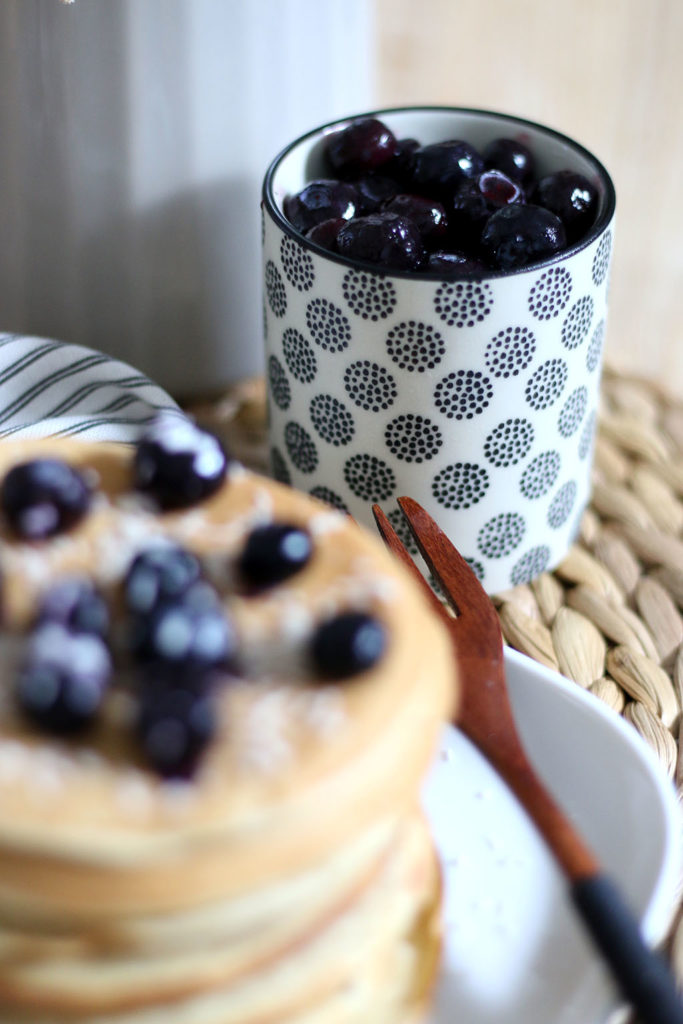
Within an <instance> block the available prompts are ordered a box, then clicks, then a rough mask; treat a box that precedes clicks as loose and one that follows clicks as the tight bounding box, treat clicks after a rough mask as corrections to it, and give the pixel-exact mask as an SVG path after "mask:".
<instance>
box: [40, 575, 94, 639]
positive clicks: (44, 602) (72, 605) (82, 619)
mask: <svg viewBox="0 0 683 1024" xmlns="http://www.w3.org/2000/svg"><path fill="white" fill-rule="evenodd" d="M47 622H53V623H56V624H58V625H60V626H65V627H66V628H67V629H70V630H71V631H72V632H74V633H92V634H94V635H95V636H100V637H106V635H107V633H108V631H109V609H108V607H107V602H106V601H105V599H104V597H103V595H102V594H101V593H100V591H99V590H98V589H97V587H96V586H95V585H94V584H93V583H91V582H90V580H87V579H81V578H79V577H75V576H74V577H70V578H68V579H64V580H60V582H59V583H56V584H54V585H53V586H52V587H50V589H49V590H47V591H45V593H44V594H43V596H42V598H41V600H40V604H39V605H38V613H37V615H36V624H37V625H41V624H42V623H47Z"/></svg>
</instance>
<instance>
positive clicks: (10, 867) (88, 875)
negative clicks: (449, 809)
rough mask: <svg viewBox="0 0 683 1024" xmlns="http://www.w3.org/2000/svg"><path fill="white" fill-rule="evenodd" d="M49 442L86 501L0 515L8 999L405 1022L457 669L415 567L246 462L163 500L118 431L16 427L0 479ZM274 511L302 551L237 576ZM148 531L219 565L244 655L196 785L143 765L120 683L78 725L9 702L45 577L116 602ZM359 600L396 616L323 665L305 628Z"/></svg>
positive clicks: (162, 1017) (1, 803) (29, 1004)
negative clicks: (357, 666) (96, 435)
mask: <svg viewBox="0 0 683 1024" xmlns="http://www.w3.org/2000/svg"><path fill="white" fill-rule="evenodd" d="M38 455H41V456H42V455H51V456H56V457H58V458H62V459H64V460H65V461H67V462H69V463H71V464H72V465H75V466H78V467H80V468H84V469H87V471H88V472H89V473H90V474H91V478H92V480H93V481H96V486H97V498H96V500H95V502H94V504H93V507H92V509H91V511H90V513H89V515H88V516H87V517H86V518H85V520H83V521H82V522H81V523H80V524H79V525H77V526H76V527H74V528H73V529H72V530H70V531H69V532H68V534H62V535H61V536H60V537H58V538H54V539H51V540H47V541H44V542H34V543H25V542H21V541H18V540H16V539H15V538H13V537H12V536H10V535H9V533H7V532H4V533H3V534H2V536H1V537H0V560H1V561H0V565H1V566H2V604H3V634H2V644H3V651H4V654H3V659H2V665H3V669H2V671H3V681H2V690H0V697H1V700H0V1020H2V1021H7V1022H8V1024H9V1022H12V1024H20V1022H29V1021H30V1022H32V1024H67V1022H75V1021H81V1022H88V1024H133V1022H136V1024H271V1022H273V1024H274V1022H281V1024H289V1022H292V1024H294V1022H297V1024H318V1022H320V1024H323V1022H324V1024H337V1022H339V1024H342V1022H344V1024H346V1022H349V1024H351V1022H355V1021H358V1022H361V1021H362V1022H363V1024H369V1022H371V1024H384V1022H386V1024H399V1022H400V1024H407V1022H409V1021H413V1020H418V1019H420V1015H421V1013H422V1012H423V1011H424V1008H425V1005H426V1003H427V1000H428V994H429V991H430V987H431V985H432V983H433V979H434V975H435V971H436V966H437V962H438V953H439V904H440V891H439V871H438V867H437V861H436V857H435V854H434V850H433V846H432V842H431V839H430V836H429V832H428V829H427V827H426V825H425V822H424V819H423V817H422V814H421V811H420V808H419V788H420V784H421V782H422V779H423V777H424V774H425V771H426V769H427V768H428V766H429V763H430V760H431V758H432V756H433V753H434V750H435V746H436V743H437V738H438V732H439V729H440V725H441V722H442V721H443V719H444V718H445V717H447V716H448V715H450V714H451V712H452V710H453V707H454V703H455V692H456V685H455V684H456V681H455V679H454V668H453V664H452V656H451V650H450V645H449V641H448V639H447V636H446V634H445V632H444V630H443V629H442V627H441V624H440V623H439V622H437V621H436V619H435V618H434V617H433V616H432V614H431V612H430V611H429V610H428V608H427V606H426V604H425V603H424V601H423V598H422V595H421V594H420V593H419V590H418V588H417V587H416V586H415V585H414V583H413V581H412V580H410V579H409V578H408V577H407V576H406V575H405V574H404V572H403V571H402V570H401V569H400V568H399V567H398V566H397V565H395V563H394V561H393V560H392V559H391V557H390V556H389V555H388V554H387V553H386V552H385V551H384V549H383V547H382V546H381V544H380V543H379V541H377V540H376V539H375V538H374V537H371V536H370V535H368V534H366V533H364V532H363V531H362V530H361V529H359V528H358V527H357V526H355V524H354V523H353V522H352V521H351V520H349V519H348V518H347V517H345V516H343V515H341V514H339V513H337V512H335V511H333V510H330V509H328V508H327V507H326V506H324V505H322V504H319V503H317V502H315V501H313V499H309V498H308V497H305V496H303V495H301V494H297V493H295V492H294V491H291V490H290V489H289V488H285V487H282V486H279V485H277V484H274V483H273V482H271V481H269V480H266V479H264V478H261V477H258V476H255V475H253V474H251V473H249V472H247V471H245V470H243V469H242V468H241V467H239V468H237V469H235V468H233V469H232V471H231V472H230V474H229V477H228V479H227V481H226V482H225V483H224V485H223V486H222V488H221V489H220V491H219V492H218V493H217V494H215V495H214V496H212V497H211V498H209V499H207V500H206V501H204V502H203V503H202V504H201V505H200V506H195V507H194V508H192V509H188V510H186V511H181V512H166V513H163V514H162V513H159V512H158V511H156V510H154V509H153V508H151V507H150V506H149V505H148V504H147V503H146V502H145V501H144V500H142V499H139V498H138V497H136V496H135V495H134V493H133V492H132V489H131V459H132V454H131V451H130V450H129V449H127V448H124V447H122V446H121V447H118V446H106V445H97V446H95V445H87V444H82V443H81V444H79V443H76V442H67V441H62V442H59V441H42V442H33V443H28V442H27V443H16V444H7V443H6V444H5V445H3V446H1V447H0V478H1V477H2V476H3V475H4V473H5V472H6V470H7V468H8V467H9V466H11V465H13V464H15V463H17V462H20V461H25V460H26V459H29V458H34V457H36V456H38ZM277 521H282V522H287V523H293V524H297V525H302V526H304V527H306V529H307V530H308V531H309V532H310V534H311V536H312V538H313V542H314V554H313V557H312V559H311V561H310V562H309V563H308V565H307V566H306V567H305V568H304V569H303V570H302V571H301V572H300V573H298V574H297V575H296V576H294V577H292V578H291V579H289V580H287V581H286V582H284V583H283V584H281V585H280V586H276V587H274V588H270V589H268V590H266V591H264V592H263V593H260V594H256V595H253V594H252V595H244V594H240V593H239V590H238V589H236V588H235V587H234V586H233V583H234V579H233V577H232V575H231V573H232V568H231V567H232V566H233V565H234V560H235V558H236V557H237V555H238V554H239V551H240V550H241V547H242V545H243V544H244V540H245V537H246V535H247V534H248V532H249V530H250V529H252V528H253V527H254V526H255V525H258V524H262V523H264V522H277ZM159 535H163V536H165V537H168V538H172V539H174V540H176V541H178V542H180V543H181V544H183V545H184V546H185V547H187V548H189V549H190V550H192V551H194V552H196V553H197V554H198V555H199V556H200V557H201V559H202V560H203V562H204V564H205V566H206V569H207V572H209V573H211V574H212V578H213V579H215V580H216V581H217V586H219V589H220V592H221V595H222V597H223V599H224V601H225V605H226V608H229V610H230V614H231V615H232V617H233V620H234V622H235V623H236V627H237V631H238V636H239V643H240V649H241V655H242V664H243V666H244V669H243V672H242V675H241V676H240V678H238V679H233V680H231V681H230V683H229V685H226V686H225V687H224V688H223V689H222V690H221V692H220V698H219V699H220V709H219V711H220V714H219V723H220V724H219V729H218V734H217V736H216V738H215V739H214V740H213V742H212V743H211V745H210V746H209V748H208V749H207V751H206V752H205V755H204V757H203V758H202V760H201V762H200V765H199V768H198V770H197V772H196V774H195V775H194V776H193V777H192V778H191V779H189V780H187V781H169V780H164V779H161V778H158V777H157V776H155V775H154V773H153V772H151V771H150V770H149V769H148V768H147V767H146V766H145V763H144V761H143V760H142V759H141V755H140V752H139V750H138V749H137V747H136V744H135V743H134V742H133V740H132V738H131V730H130V728H129V725H130V720H131V715H132V710H131V699H132V698H131V694H130V692H129V690H128V689H127V687H126V685H125V680H124V683H122V685H121V686H116V685H115V686H113V687H112V689H111V692H110V693H109V695H108V697H107V701H106V704H105V708H104V713H103V715H102V718H101V721H100V722H99V723H98V724H97V726H96V727H94V728H93V729H92V730H91V731H90V732H88V733H87V734H85V735H84V736H82V737H79V738H78V739H70V740H59V739H57V738H53V737H50V736H46V735H45V734H42V733H39V732H38V731H36V730H35V729H34V728H33V727H32V726H31V725H30V724H29V723H27V721H26V720H25V719H24V718H23V717H22V715H21V714H20V712H19V711H18V710H17V708H16V707H15V705H14V702H13V700H12V673H13V672H14V671H15V665H16V662H17V659H18V657H20V651H21V646H22V642H23V639H22V638H23V635H24V633H25V630H26V629H27V628H28V626H29V624H30V622H31V617H32V615H34V614H35V607H36V604H37V602H38V600H39V598H40V594H41V593H42V592H43V591H44V590H45V589H46V588H47V587H49V585H50V584H51V583H53V582H54V581H56V580H58V579H60V578H62V577H65V576H69V575H73V574H83V573H85V574H87V575H88V576H89V577H90V578H91V579H93V580H94V581H95V582H97V584H98V585H99V586H100V587H101V589H102V590H103V591H104V593H105V594H106V595H107V596H108V598H109V600H110V602H111V606H112V608H114V609H115V608H117V607H118V604H119V603H120V589H121V580H122V577H123V574H124V573H125V571H126V568H127V566H128V565H129V564H130V561H131V559H132V557H133V556H134V554H135V553H136V552H138V551H139V550H141V549H143V548H144V547H145V545H146V544H148V543H149V542H150V539H151V538H154V537H157V536H159ZM352 609H353V610H362V611H367V612H370V613H371V614H372V615H373V616H375V617H376V618H378V619H379V620H380V621H381V622H382V623H383V624H384V625H385V627H386V631H387V635H388V645H387V648H386V651H385V653H384V655H383V656H382V658H381V659H380V660H379V662H378V663H377V664H376V665H374V667H372V668H370V669H369V670H367V671H365V672H363V673H361V674H359V675H355V676H353V677H352V678H349V679H348V680H344V679H342V680H340V681H336V682H334V683H330V682H323V681H321V680H319V679H316V678H315V677H314V675H313V674H312V673H311V669H310V666H309V665H308V663H307V662H306V660H305V658H304V657H303V655H302V651H303V650H304V649H305V639H306V637H307V636H308V635H310V632H311V630H312V628H313V627H314V625H315V623H316V622H319V621H321V620H322V619H323V618H325V617H326V616H329V615H330V614H331V613H333V612H335V611H344V610H352ZM115 628H116V627H115ZM114 632H115V629H114ZM122 671H123V670H122ZM123 674H124V675H125V672H123Z"/></svg>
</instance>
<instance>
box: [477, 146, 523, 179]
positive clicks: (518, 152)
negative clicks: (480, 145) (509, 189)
mask: <svg viewBox="0 0 683 1024" xmlns="http://www.w3.org/2000/svg"><path fill="white" fill-rule="evenodd" d="M482 156H483V158H484V162H485V164H486V166H487V167H488V168H493V169H495V170H496V171H502V172H503V174H506V175H507V177H508V178H512V179H513V180H514V181H518V182H520V183H521V184H522V185H528V184H529V183H530V182H531V179H532V178H533V176H534V164H535V161H534V157H533V153H532V152H531V150H530V149H529V147H528V146H525V145H524V143H523V142H519V140H518V139H508V138H499V139H493V140H492V141H491V142H489V143H488V145H487V146H485V147H484V149H483V150H482Z"/></svg>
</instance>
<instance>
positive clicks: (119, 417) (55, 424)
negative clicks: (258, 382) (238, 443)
mask: <svg viewBox="0 0 683 1024" xmlns="http://www.w3.org/2000/svg"><path fill="white" fill-rule="evenodd" d="M161 409H165V410H170V411H175V412H177V413H178V415H179V416H181V415H184V414H183V413H182V412H181V410H180V409H179V408H178V405H177V404H176V402H174V400H173V399H172V398H171V397H170V395H168V394H167V393H166V392H165V391H164V390H163V389H162V388H160V387H159V386H158V385H157V384H155V383H154V382H153V381H151V380H150V379H149V377H145V376H144V374H142V373H140V372H139V371H138V370H136V369H134V367H132V366H129V365H128V364H127V363H122V362H119V360H117V359H113V358H112V357H111V356H107V355H104V354H103V353H102V352H96V351H94V350H93V349H90V348H85V347H84V346H83V345H71V344H67V343H65V342H60V341H53V340H52V339H50V338H37V337H30V336H27V335H25V334H1V333H0V439H1V438H3V437H20V438H34V437H54V436H58V437H64V436H66V435H78V436H80V437H84V438H88V439H89V440H92V441H122V442H132V441H134V440H135V439H136V438H137V436H138V435H139V433H140V430H141V427H142V426H143V425H144V424H145V423H148V422H149V421H150V420H151V419H152V418H153V417H154V416H155V415H156V413H157V412H158V411H159V410H161Z"/></svg>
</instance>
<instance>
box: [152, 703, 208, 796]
mask: <svg viewBox="0 0 683 1024" xmlns="http://www.w3.org/2000/svg"><path fill="white" fill-rule="evenodd" d="M137 731H138V736H139V740H140V744H141V747H142V751H143V755H144V758H145V760H146V762H147V763H148V765H149V767H150V768H151V769H152V770H153V771H155V772H156V773H157V774H159V775H161V776H162V777H164V778H168V779H172V778H177V779H188V778H191V777H192V775H194V773H195V771H196V769H197V766H198V763H199V760H200V758H201V755H202V754H203V753H204V751H205V749H206V747H207V746H208V744H209V743H210V742H211V740H212V739H213V737H214V735H215V732H216V715H215V710H214V705H213V702H212V700H211V697H210V696H209V695H208V694H205V693H196V692H194V691H193V690H190V689H185V688H183V687H174V688H168V689H167V688H160V687H154V686H152V687H150V688H143V690H142V693H141V695H140V707H139V714H138V725H137Z"/></svg>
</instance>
